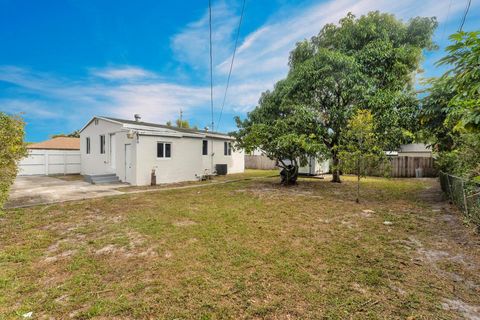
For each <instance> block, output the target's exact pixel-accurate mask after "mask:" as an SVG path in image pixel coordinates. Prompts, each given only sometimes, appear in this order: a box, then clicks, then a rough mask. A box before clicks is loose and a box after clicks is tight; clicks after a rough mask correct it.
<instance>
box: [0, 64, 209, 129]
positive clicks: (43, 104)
mask: <svg viewBox="0 0 480 320" xmlns="http://www.w3.org/2000/svg"><path fill="white" fill-rule="evenodd" d="M110 71H111V72H112V74H117V73H116V72H115V70H113V69H111V70H110ZM120 73H121V72H120ZM148 73H149V74H151V79H150V80H148V81H145V79H141V80H139V81H134V79H131V78H130V79H124V80H126V81H118V82H113V83H112V82H110V81H105V80H104V79H102V78H98V79H95V78H94V79H91V78H85V79H83V80H79V79H77V80H75V81H73V80H70V79H61V80H58V79H57V77H55V76H52V75H49V74H45V73H39V72H32V71H30V70H27V69H22V68H17V67H10V66H3V67H2V66H0V81H4V82H7V83H10V84H14V85H15V86H16V88H15V95H16V96H18V97H19V98H18V99H15V100H1V99H0V108H1V110H5V111H9V112H25V113H26V114H28V115H30V116H35V117H39V118H48V117H83V118H85V119H88V118H90V117H91V116H92V115H94V114H95V115H111V116H118V117H124V118H127V119H129V118H132V117H133V114H135V113H140V114H142V118H143V119H144V120H145V121H152V122H166V121H167V120H174V119H175V118H176V117H177V115H178V112H179V110H180V108H181V109H183V110H184V111H188V110H190V109H192V108H195V107H201V106H204V105H207V104H208V103H209V99H210V91H209V89H208V88H207V87H194V86H182V85H178V84H172V83H167V82H162V80H160V77H158V76H157V75H155V74H154V73H151V72H148ZM32 96H34V98H32ZM21 97H24V98H23V99H22V98H21Z"/></svg>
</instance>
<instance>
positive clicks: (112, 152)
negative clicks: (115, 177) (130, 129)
mask: <svg viewBox="0 0 480 320" xmlns="http://www.w3.org/2000/svg"><path fill="white" fill-rule="evenodd" d="M109 143H110V169H112V172H115V166H116V157H115V154H116V152H117V150H116V149H117V148H116V146H115V133H110V141H109Z"/></svg>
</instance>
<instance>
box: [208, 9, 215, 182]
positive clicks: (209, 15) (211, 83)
mask: <svg viewBox="0 0 480 320" xmlns="http://www.w3.org/2000/svg"><path fill="white" fill-rule="evenodd" d="M208 26H209V30H210V108H211V112H212V127H211V130H212V131H213V125H214V122H213V53H212V50H213V49H212V1H211V0H208ZM211 147H212V150H211V151H210V153H211V156H210V170H211V171H210V174H212V173H213V155H214V152H213V136H212V139H211Z"/></svg>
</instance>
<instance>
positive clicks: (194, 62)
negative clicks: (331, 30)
mask: <svg viewBox="0 0 480 320" xmlns="http://www.w3.org/2000/svg"><path fill="white" fill-rule="evenodd" d="M241 4H242V3H241V0H221V1H213V29H214V35H213V43H214V45H213V50H214V59H213V60H214V95H215V103H214V104H215V122H217V117H218V115H219V112H220V110H219V109H220V106H221V100H222V98H223V91H224V89H225V83H226V79H227V74H228V69H229V63H230V59H231V54H232V51H233V45H234V40H235V39H234V37H235V32H236V28H237V25H238V19H239V15H240V10H241ZM465 5H466V1H453V0H424V1H417V0H402V1H398V0H397V1H391V0H383V1H382V0H360V1H354V0H340V1H306V0H305V1H289V0H269V1H267V0H256V1H253V0H246V8H245V15H244V20H243V24H242V29H241V34H240V42H239V47H238V51H237V57H236V60H235V65H234V67H233V74H232V79H231V86H230V89H229V92H228V97H227V102H226V105H225V110H224V114H223V116H222V120H221V122H220V124H219V130H220V131H230V130H233V129H235V124H234V121H233V117H234V116H235V115H240V116H244V115H245V114H246V112H248V111H249V110H251V109H252V108H253V107H255V105H256V103H257V101H258V98H259V95H260V93H261V92H262V91H265V90H267V89H270V88H272V86H273V84H274V83H275V81H277V80H280V79H281V78H283V77H284V76H285V75H286V72H287V70H288V67H287V61H288V53H289V51H290V50H291V49H292V48H293V47H294V45H295V43H296V42H297V41H300V40H302V39H305V38H310V37H311V36H313V35H315V34H316V33H318V31H319V30H320V29H321V28H322V26H323V25H324V24H325V23H329V22H337V21H338V19H339V18H341V17H343V16H345V14H346V13H347V12H349V11H351V12H353V13H354V14H357V15H360V14H364V13H366V12H368V11H371V10H380V11H385V12H391V13H394V14H396V15H397V17H399V18H402V19H404V20H408V19H409V18H411V17H414V16H418V15H420V16H436V17H437V19H438V21H439V23H440V24H439V28H438V29H437V32H436V34H435V40H436V42H437V43H438V44H439V45H440V47H441V48H440V50H438V51H436V52H429V53H426V60H425V62H424V64H423V67H424V70H425V72H424V74H422V75H420V77H425V76H433V75H436V74H438V73H439V72H440V70H438V68H435V67H434V66H433V63H434V62H435V61H436V60H438V59H439V58H440V57H441V56H442V55H443V48H444V47H445V45H446V43H447V37H448V35H449V34H450V33H452V32H454V31H455V30H456V29H458V27H459V24H460V21H461V17H462V14H463V11H464V9H465ZM479 9H480V5H479V1H478V0H473V1H472V6H471V9H470V13H469V15H468V17H467V22H466V24H465V27H464V29H465V30H478V29H480V10H479ZM207 10H208V1H207V0H205V1H198V0H197V1H193V0H191V1H187V0H185V1H158V0H154V1H150V0H148V1H144V0H138V1H125V0H116V1H110V0H102V1H98V0H96V1H89V0H63V1H60V0H58V1H53V0H44V1H36V0H29V1H27V0H0V110H1V111H6V112H8V113H19V112H22V113H23V117H24V118H25V120H26V122H27V140H28V141H41V140H45V139H47V138H48V137H49V136H50V135H52V134H56V133H68V132H71V131H73V130H75V129H79V128H81V127H82V126H83V125H84V124H85V123H86V121H88V119H90V118H91V117H92V116H93V115H108V116H116V117H122V118H127V119H130V118H133V114H134V113H140V114H141V115H142V119H143V120H144V121H152V122H160V123H164V122H166V121H167V120H175V119H176V118H177V117H178V113H179V110H180V109H182V110H183V113H184V118H186V119H188V120H189V121H190V123H192V124H196V125H198V126H199V127H204V126H206V125H209V122H210V100H209V99H210V91H209V69H208V66H209V57H208V15H207V14H208V11H207Z"/></svg>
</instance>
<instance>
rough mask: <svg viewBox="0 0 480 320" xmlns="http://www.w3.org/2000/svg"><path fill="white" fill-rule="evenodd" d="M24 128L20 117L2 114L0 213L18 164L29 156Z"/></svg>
mask: <svg viewBox="0 0 480 320" xmlns="http://www.w3.org/2000/svg"><path fill="white" fill-rule="evenodd" d="M24 126H25V123H24V122H23V120H22V119H21V118H20V117H18V116H9V115H7V114H5V113H3V112H0V169H1V170H0V211H1V209H2V207H3V204H4V203H5V201H6V200H7V198H8V191H9V189H10V185H11V184H12V183H13V180H14V179H15V176H16V174H17V163H18V161H20V159H22V158H23V157H24V156H25V155H26V154H27V150H26V147H25V142H24V141H23V139H24V135H25V132H24Z"/></svg>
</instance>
